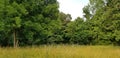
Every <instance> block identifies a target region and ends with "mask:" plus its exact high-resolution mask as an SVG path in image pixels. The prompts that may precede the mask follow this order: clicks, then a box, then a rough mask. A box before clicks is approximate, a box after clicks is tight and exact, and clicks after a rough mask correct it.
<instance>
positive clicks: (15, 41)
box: [13, 30, 18, 48]
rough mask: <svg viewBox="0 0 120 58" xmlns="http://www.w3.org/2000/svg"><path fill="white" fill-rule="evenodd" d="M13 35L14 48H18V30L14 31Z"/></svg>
mask: <svg viewBox="0 0 120 58" xmlns="http://www.w3.org/2000/svg"><path fill="white" fill-rule="evenodd" d="M13 36H14V42H13V43H14V48H16V47H17V46H18V40H17V33H16V30H14V32H13Z"/></svg>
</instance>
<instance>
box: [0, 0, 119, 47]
mask: <svg viewBox="0 0 120 58" xmlns="http://www.w3.org/2000/svg"><path fill="white" fill-rule="evenodd" d="M58 8H59V3H58V2H57V0H0V46H14V47H17V46H31V45H43V44H79V45H120V0H89V4H88V5H87V6H85V7H84V8H83V13H84V18H80V17H78V18H76V19H75V20H74V21H71V19H72V17H71V15H70V14H65V13H63V12H60V11H59V10H58ZM78 8H79V7H78Z"/></svg>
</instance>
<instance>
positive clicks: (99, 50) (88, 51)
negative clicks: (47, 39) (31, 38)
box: [0, 45, 120, 58]
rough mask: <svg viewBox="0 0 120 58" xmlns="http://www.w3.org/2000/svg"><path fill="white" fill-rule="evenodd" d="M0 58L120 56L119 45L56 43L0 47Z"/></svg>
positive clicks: (104, 57)
mask: <svg viewBox="0 0 120 58" xmlns="http://www.w3.org/2000/svg"><path fill="white" fill-rule="evenodd" d="M0 58H120V47H113V46H78V45H58V46H40V47H26V48H16V49H13V48H0Z"/></svg>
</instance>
